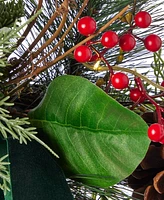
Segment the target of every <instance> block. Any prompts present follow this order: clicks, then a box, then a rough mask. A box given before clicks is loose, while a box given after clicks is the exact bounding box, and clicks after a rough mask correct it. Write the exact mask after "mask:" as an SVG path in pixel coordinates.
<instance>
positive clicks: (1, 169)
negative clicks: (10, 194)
mask: <svg viewBox="0 0 164 200" xmlns="http://www.w3.org/2000/svg"><path fill="white" fill-rule="evenodd" d="M7 157H8V155H5V156H3V157H1V158H0V179H2V183H0V189H2V190H3V191H4V193H5V194H6V192H7V191H10V186H9V184H10V175H9V172H8V169H7V167H6V166H7V165H9V163H8V162H6V161H4V160H5V159H6V158H7Z"/></svg>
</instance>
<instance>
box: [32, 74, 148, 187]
mask: <svg viewBox="0 0 164 200" xmlns="http://www.w3.org/2000/svg"><path fill="white" fill-rule="evenodd" d="M29 116H30V120H31V123H32V124H33V125H34V126H36V127H37V128H39V129H38V131H39V130H40V129H41V131H43V134H44V137H45V138H46V140H47V138H49V139H48V140H49V145H50V146H52V148H54V149H55V151H56V152H57V153H58V155H59V156H60V159H59V162H60V164H61V165H62V167H63V169H64V171H65V173H66V174H67V176H69V177H72V178H74V179H77V180H79V181H81V182H83V183H85V184H89V185H95V186H100V187H107V186H110V185H114V184H115V183H118V182H119V181H121V180H122V179H124V178H126V177H127V176H128V175H130V174H131V173H132V172H133V171H134V169H135V168H136V167H137V166H138V164H139V163H140V161H141V160H142V159H143V157H144V156H145V153H146V151H147V148H148V146H149V139H148V137H147V128H148V127H147V124H146V123H145V122H144V121H143V120H142V119H141V118H140V117H139V116H138V115H137V114H135V113H134V112H132V111H130V110H128V109H126V108H124V107H123V106H121V105H120V104H119V103H117V102H116V101H115V100H114V99H112V98H111V97H109V96H108V95H107V94H106V93H104V92H103V91H102V90H101V89H99V88H98V87H97V86H95V85H93V84H92V83H90V82H89V81H88V80H86V79H84V78H81V77H76V76H69V75H67V76H61V77H58V78H56V79H55V80H54V81H53V82H52V83H51V84H50V86H49V88H48V90H47V93H46V95H45V97H44V99H43V101H42V102H41V103H40V104H39V105H38V107H36V109H34V110H32V111H31V112H30V114H29Z"/></svg>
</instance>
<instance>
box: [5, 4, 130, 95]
mask: <svg viewBox="0 0 164 200" xmlns="http://www.w3.org/2000/svg"><path fill="white" fill-rule="evenodd" d="M84 2H85V3H86V2H87V0H86V1H84ZM67 5H68V4H67ZM85 5H86V4H85ZM129 7H130V6H129V5H128V6H126V7H125V8H124V9H123V10H122V11H121V12H119V13H118V14H117V15H115V16H114V17H113V18H112V19H111V20H110V21H108V22H107V23H106V24H105V25H104V26H103V27H101V28H100V29H99V30H98V31H97V32H96V33H95V34H93V35H91V36H89V37H87V38H85V39H84V40H83V41H81V42H79V43H78V44H77V45H75V46H74V47H72V48H71V49H69V50H68V51H67V52H65V53H64V54H63V55H59V56H58V57H56V58H55V59H54V60H53V61H51V62H47V63H46V64H45V65H44V66H42V67H37V66H35V69H34V71H32V72H31V73H30V75H26V76H23V77H18V78H16V79H15V80H12V81H10V82H9V83H8V84H12V83H19V82H20V81H22V80H26V79H27V78H30V79H33V78H35V77H36V76H37V75H38V74H40V73H41V72H43V71H45V70H47V69H48V68H49V67H51V66H53V65H54V64H55V63H57V62H58V61H60V60H62V59H64V58H65V57H66V56H68V55H69V54H70V53H72V51H74V50H75V49H76V48H77V47H78V46H80V45H82V44H84V43H86V42H88V41H89V40H91V39H93V38H94V37H95V36H97V35H98V34H100V33H101V32H103V31H104V30H105V29H106V28H108V27H109V26H110V25H111V24H112V23H113V22H114V21H116V20H117V19H118V18H119V17H120V16H122V15H123V14H124V13H125V12H126V11H127V10H128V9H129ZM64 37H65V35H64V36H63V39H64ZM47 45H48V44H46V46H47ZM46 46H45V47H46ZM58 46H59V43H58ZM55 48H57V47H55ZM35 56H36V55H35ZM44 59H45V58H44ZM29 61H30V59H29ZM25 64H26V65H27V63H25ZM26 81H27V82H29V79H27V80H26ZM23 85H24V83H23ZM20 88H21V86H20V85H19V89H20ZM15 91H16V88H14V90H12V91H11V92H9V94H8V95H10V94H13V92H15Z"/></svg>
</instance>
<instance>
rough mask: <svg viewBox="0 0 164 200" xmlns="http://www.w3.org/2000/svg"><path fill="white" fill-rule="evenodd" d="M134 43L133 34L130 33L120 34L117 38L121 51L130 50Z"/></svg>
mask: <svg viewBox="0 0 164 200" xmlns="http://www.w3.org/2000/svg"><path fill="white" fill-rule="evenodd" d="M135 45H136V40H135V38H134V36H133V35H132V34H130V33H126V34H124V35H122V36H121V37H120V39H119V46H120V47H121V49H122V50H123V51H131V50H132V49H134V47H135Z"/></svg>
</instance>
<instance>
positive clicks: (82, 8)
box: [36, 0, 89, 65]
mask: <svg viewBox="0 0 164 200" xmlns="http://www.w3.org/2000/svg"><path fill="white" fill-rule="evenodd" d="M88 1H89V0H85V1H84V3H83V5H82V7H81V9H80V10H79V12H78V14H77V15H76V17H75V18H74V20H73V22H72V23H71V24H70V26H69V27H68V29H67V30H66V32H65V33H64V34H63V35H62V37H61V38H60V40H59V42H58V43H57V44H56V45H55V46H54V47H53V49H51V50H50V51H49V52H48V53H47V54H46V55H45V56H44V57H42V58H41V59H40V60H39V61H38V62H37V63H36V65H38V64H39V63H41V62H42V61H43V60H44V59H45V58H46V57H48V56H49V55H51V53H53V52H54V51H55V50H56V49H57V48H58V47H59V46H60V45H61V43H62V42H63V40H64V39H65V37H66V36H67V34H68V33H69V32H70V30H71V29H72V27H73V25H74V24H75V23H76V21H77V20H78V18H79V17H80V15H81V14H82V12H83V10H84V8H85V7H86V5H87V3H88Z"/></svg>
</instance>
